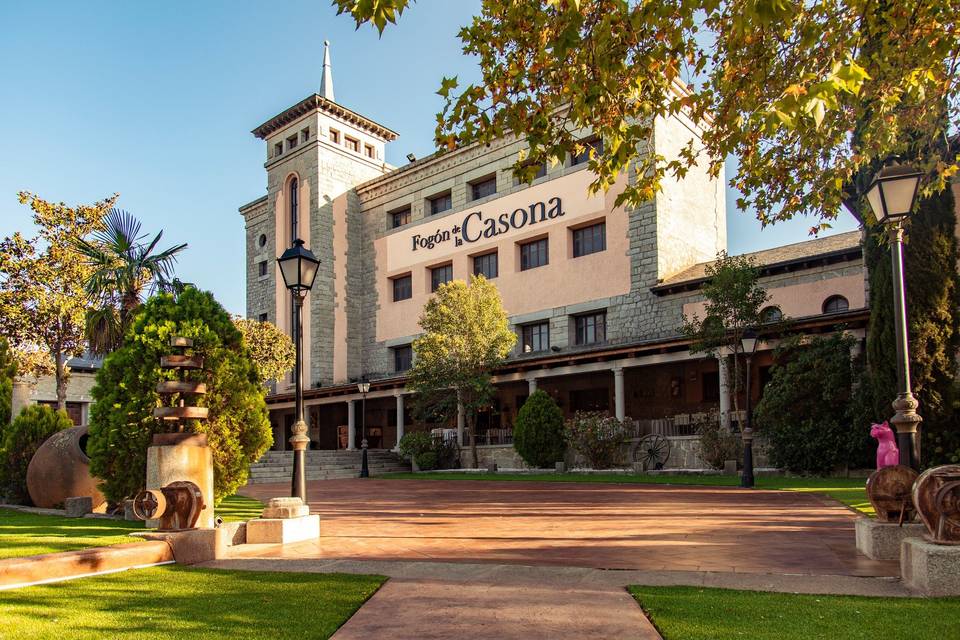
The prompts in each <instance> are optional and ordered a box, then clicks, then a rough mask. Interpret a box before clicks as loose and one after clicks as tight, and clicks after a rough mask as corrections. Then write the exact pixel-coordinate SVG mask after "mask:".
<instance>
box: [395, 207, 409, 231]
mask: <svg viewBox="0 0 960 640" xmlns="http://www.w3.org/2000/svg"><path fill="white" fill-rule="evenodd" d="M405 224H410V207H406V208H403V209H400V210H399V211H391V212H390V228H391V229H396V228H397V227H402V226H403V225H405Z"/></svg>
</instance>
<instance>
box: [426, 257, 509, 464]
mask: <svg viewBox="0 0 960 640" xmlns="http://www.w3.org/2000/svg"><path fill="white" fill-rule="evenodd" d="M420 327H421V328H422V329H423V331H424V333H423V335H422V336H421V337H419V338H417V339H416V340H414V342H413V351H414V354H415V358H414V363H413V369H412V370H411V371H410V379H409V382H408V387H410V389H411V390H413V391H414V392H416V393H417V394H418V395H422V396H424V397H427V398H434V399H435V398H436V397H437V396H438V395H439V396H446V397H447V398H450V399H452V398H457V399H459V402H460V404H462V405H463V408H464V412H465V414H466V416H465V417H466V429H467V435H468V436H469V438H470V451H471V453H472V455H473V464H474V466H476V465H477V438H476V421H477V412H478V411H479V410H480V409H482V408H484V407H486V406H489V404H490V401H491V399H492V397H493V395H494V393H495V390H494V387H493V383H492V382H491V379H490V375H491V371H492V370H493V369H494V368H496V367H497V366H499V365H500V364H501V363H502V362H503V361H504V360H505V359H506V357H507V355H508V354H509V353H510V350H511V349H512V348H513V345H514V344H516V342H517V336H516V334H515V333H514V332H513V331H511V330H510V324H509V322H508V321H507V314H506V312H505V311H504V310H503V304H502V302H501V300H500V292H499V291H497V288H496V286H494V285H493V283H491V282H490V281H488V280H487V279H486V278H484V277H483V276H476V277H474V278H472V279H471V280H470V284H469V285H468V284H467V283H466V282H464V281H463V280H454V281H452V282H448V283H447V284H444V285H442V286H441V287H440V288H439V289H438V290H437V292H436V294H435V295H434V296H433V297H431V298H430V300H429V301H428V302H427V304H426V305H424V308H423V313H422V314H421V316H420Z"/></svg>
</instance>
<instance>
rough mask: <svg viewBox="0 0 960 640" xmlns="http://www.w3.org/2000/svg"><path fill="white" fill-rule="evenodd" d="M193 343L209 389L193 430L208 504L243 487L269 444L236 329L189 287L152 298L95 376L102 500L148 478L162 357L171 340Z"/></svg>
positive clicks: (92, 443) (258, 391)
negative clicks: (203, 415) (205, 445)
mask: <svg viewBox="0 0 960 640" xmlns="http://www.w3.org/2000/svg"><path fill="white" fill-rule="evenodd" d="M173 336H183V337H187V338H192V339H193V344H194V346H193V350H194V352H195V353H196V354H197V355H200V356H202V357H203V359H204V363H203V366H204V369H203V371H202V372H200V373H199V375H198V376H197V377H198V379H201V378H202V379H203V381H204V382H206V383H207V394H206V395H204V396H199V397H198V404H201V405H205V406H207V407H209V409H210V418H209V419H208V420H203V421H195V422H194V424H193V425H192V426H193V428H194V429H195V430H196V431H197V432H199V433H206V434H207V439H208V442H209V443H210V449H211V451H212V453H213V468H214V473H213V476H214V491H213V493H214V499H215V500H216V501H217V502H219V500H220V499H221V498H223V497H225V496H228V495H231V494H233V493H234V492H235V491H236V490H237V489H238V488H239V487H241V486H243V484H245V483H246V481H247V475H248V472H249V467H250V464H251V463H253V462H255V461H256V460H257V459H258V458H259V457H260V456H261V455H262V454H263V452H264V451H266V449H267V448H268V447H269V446H270V443H271V441H272V436H271V431H270V421H269V418H268V415H267V406H266V403H265V402H264V393H265V389H264V387H263V385H262V384H261V383H260V378H259V376H258V373H257V369H256V366H255V365H254V363H253V361H252V359H251V357H250V354H249V352H248V350H247V349H246V347H245V346H244V344H243V339H242V337H241V334H240V331H239V330H238V329H237V328H236V327H235V326H234V324H233V322H232V321H231V320H230V316H229V315H228V314H227V312H226V311H224V309H223V307H221V306H220V305H219V304H218V303H217V301H216V300H214V298H213V296H212V295H211V294H210V293H206V292H201V291H198V290H196V289H193V288H187V289H186V290H185V291H184V292H183V293H181V294H180V295H179V296H178V297H177V298H174V297H173V296H172V295H169V294H161V295H157V296H154V297H153V298H151V299H150V300H148V301H147V302H146V304H144V305H143V307H142V308H141V310H140V312H139V313H138V314H137V317H136V319H135V320H134V321H133V324H132V326H131V327H130V329H129V330H128V332H127V335H126V336H125V337H124V341H123V345H122V346H121V347H120V348H119V349H118V350H116V351H114V352H113V353H111V354H110V355H109V356H107V358H106V360H104V363H103V367H102V368H101V369H100V371H99V372H98V374H97V384H96V386H95V387H94V389H93V392H92V395H93V398H94V401H95V402H94V404H93V406H92V408H91V410H90V439H89V441H88V451H89V455H90V471H91V472H92V473H93V474H94V475H95V476H97V477H98V478H101V479H102V480H103V483H102V485H101V489H102V491H103V493H104V494H105V495H106V496H107V498H108V499H109V500H111V501H113V502H120V501H121V500H123V499H125V498H129V497H131V496H133V495H134V494H135V493H137V492H138V491H139V490H141V489H142V488H143V486H144V482H145V480H146V468H147V447H149V446H150V443H151V440H152V438H153V434H155V433H158V432H161V431H164V430H166V428H165V427H164V425H162V424H161V423H160V421H159V420H156V419H155V418H153V415H152V412H153V409H154V408H155V407H157V406H159V404H160V397H159V396H158V395H157V392H156V386H157V383H158V382H160V381H161V380H168V379H174V378H175V376H176V373H175V372H174V371H170V370H164V369H161V368H160V356H163V355H169V354H171V353H173V349H172V347H170V338H171V337H173Z"/></svg>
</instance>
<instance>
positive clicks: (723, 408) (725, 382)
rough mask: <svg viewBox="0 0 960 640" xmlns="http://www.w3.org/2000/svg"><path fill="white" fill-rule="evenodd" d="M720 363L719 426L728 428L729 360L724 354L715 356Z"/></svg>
mask: <svg viewBox="0 0 960 640" xmlns="http://www.w3.org/2000/svg"><path fill="white" fill-rule="evenodd" d="M717 363H718V364H719V365H720V376H719V377H720V426H721V427H723V428H725V429H729V428H730V362H729V360H728V358H727V355H726V354H722V355H719V356H717Z"/></svg>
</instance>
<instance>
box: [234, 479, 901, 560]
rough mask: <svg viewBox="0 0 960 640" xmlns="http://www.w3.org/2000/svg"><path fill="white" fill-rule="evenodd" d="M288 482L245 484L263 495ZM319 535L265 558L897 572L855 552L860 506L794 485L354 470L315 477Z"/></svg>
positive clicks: (311, 488)
mask: <svg viewBox="0 0 960 640" xmlns="http://www.w3.org/2000/svg"><path fill="white" fill-rule="evenodd" d="M288 491H289V485H286V484H284V485H254V486H247V487H245V488H244V489H243V491H242V493H243V494H244V495H248V496H251V497H254V498H258V499H261V500H266V499H267V498H270V497H273V496H280V495H287V493H286V492H288ZM308 498H309V502H310V506H311V508H312V510H313V512H314V513H318V514H320V517H321V526H320V533H321V537H320V539H319V540H318V541H317V542H307V543H300V544H296V545H286V546H284V547H282V548H274V549H267V550H257V551H255V554H256V555H257V557H263V558H270V557H273V558H313V559H327V560H329V559H358V560H367V561H385V560H386V561H411V560H413V561H433V562H468V563H494V564H522V565H544V566H566V567H589V568H602V569H629V570H642V571H701V572H735V573H749V574H764V573H766V574H806V575H847V576H896V575H898V567H897V564H896V563H895V562H878V561H873V560H869V559H867V558H865V557H864V556H861V555H859V554H858V553H857V551H856V547H855V544H854V531H853V523H854V518H855V515H854V514H853V513H852V512H851V511H850V510H848V509H846V508H845V507H843V506H841V505H839V504H837V503H833V502H831V501H827V500H825V499H822V498H819V497H817V496H812V495H808V494H803V493H797V492H781V491H758V490H741V489H736V488H726V487H689V486H668V485H627V484H623V485H615V484H599V483H598V484H590V483H562V484H561V483H542V482H540V483H538V482H503V481H481V480H469V481H467V480H463V481H436V480H380V479H366V480H360V479H349V480H327V481H317V482H310V483H308Z"/></svg>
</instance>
